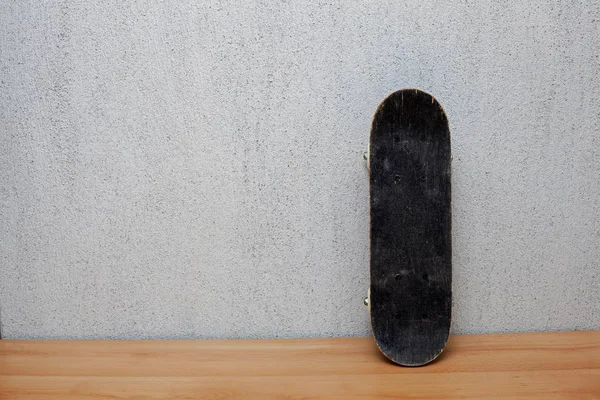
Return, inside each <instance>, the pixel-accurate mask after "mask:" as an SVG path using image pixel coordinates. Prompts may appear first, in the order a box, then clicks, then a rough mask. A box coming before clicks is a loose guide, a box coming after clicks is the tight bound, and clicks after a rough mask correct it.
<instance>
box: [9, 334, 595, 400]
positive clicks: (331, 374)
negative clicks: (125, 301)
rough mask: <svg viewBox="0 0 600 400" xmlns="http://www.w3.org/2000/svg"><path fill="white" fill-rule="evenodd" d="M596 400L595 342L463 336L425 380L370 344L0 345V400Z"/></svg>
mask: <svg viewBox="0 0 600 400" xmlns="http://www.w3.org/2000/svg"><path fill="white" fill-rule="evenodd" d="M203 398H210V399H236V398H247V399H269V398H287V399H290V398H292V399H299V398H302V399H332V398H348V399H381V398H421V399H437V398H463V399H464V398H467V399H495V398H524V399H564V398H569V399H570V398H580V399H600V331H587V332H560V333H526V334H502V335H464V336H454V337H452V338H451V339H450V342H449V344H448V346H447V349H446V351H444V353H443V354H442V356H441V357H440V358H438V360H436V361H434V362H433V363H432V364H429V365H427V366H424V367H420V368H403V367H398V366H396V365H393V364H392V363H391V362H389V361H387V360H386V359H385V358H384V357H383V356H382V355H381V354H380V353H379V352H378V350H377V348H376V346H375V344H374V343H373V340H372V339H371V338H342V339H283V340H231V341H223V340H210V341H12V340H3V341H0V399H2V400H4V399H10V400H13V399H14V400H17V399H18V400H20V399H27V400H30V399H31V400H33V399H35V400H38V399H64V400H74V399H203Z"/></svg>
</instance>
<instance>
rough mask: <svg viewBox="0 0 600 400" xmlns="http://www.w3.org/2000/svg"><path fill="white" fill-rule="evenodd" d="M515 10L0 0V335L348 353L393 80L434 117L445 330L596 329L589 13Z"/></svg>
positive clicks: (540, 7) (598, 256)
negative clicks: (368, 158) (449, 175)
mask: <svg viewBox="0 0 600 400" xmlns="http://www.w3.org/2000/svg"><path fill="white" fill-rule="evenodd" d="M96 3H97V4H96ZM239 3H244V4H243V5H240V4H239ZM534 3H537V2H526V1H516V0H515V1H505V2H497V1H479V2H476V1H421V0H409V1H387V2H373V1H357V2H344V1H327V2H304V1H281V2H271V1H246V2H239V1H206V2H201V1H191V0H184V1H179V0H165V1H161V2H157V3H156V4H154V2H149V1H141V0H140V1H133V0H127V1H122V0H119V1H115V0H105V1H102V2H86V1H76V0H71V1H53V2H26V1H15V2H13V1H9V0H1V1H0V135H1V136H0V138H1V140H2V142H1V143H2V145H1V147H0V205H1V210H0V211H1V213H0V218H1V219H0V324H1V328H2V333H3V337H5V338H240V337H302V336H338V335H368V334H369V321H368V315H367V310H366V309H365V308H364V307H363V305H362V297H363V296H364V295H365V293H366V289H367V286H368V251H369V249H368V232H369V230H368V224H369V217H368V208H367V207H368V180H367V171H366V168H365V165H364V161H363V159H362V153H363V151H364V150H365V149H366V147H367V143H368V135H369V130H370V122H371V118H372V116H373V114H374V112H375V109H376V107H377V105H378V103H379V102H380V101H381V100H383V98H384V97H385V96H386V95H387V94H389V93H390V92H392V91H394V90H397V89H400V88H404V87H419V88H421V89H423V90H426V91H428V92H430V93H432V94H433V95H435V96H436V97H437V98H438V100H439V101H440V102H441V103H442V105H444V107H445V109H446V112H447V114H448V117H449V119H450V124H451V131H452V134H453V154H454V163H453V185H454V186H453V188H454V189H453V212H454V274H453V276H454V325H453V328H454V332H455V333H468V332H505V331H531V330H559V329H589V328H595V329H598V328H600V261H599V260H600V246H599V244H600V207H599V199H600V183H599V180H600V111H599V110H600V78H599V70H600V58H599V57H600V13H599V10H600V4H599V2H598V1H589V2H586V1H581V2H576V3H572V2H566V1H559V0H551V1H547V2H543V3H544V4H537V5H536V4H534Z"/></svg>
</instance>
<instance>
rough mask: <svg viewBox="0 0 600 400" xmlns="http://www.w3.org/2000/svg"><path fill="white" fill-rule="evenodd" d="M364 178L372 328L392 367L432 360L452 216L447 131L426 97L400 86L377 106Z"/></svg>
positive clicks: (445, 310)
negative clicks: (367, 188) (367, 182)
mask: <svg viewBox="0 0 600 400" xmlns="http://www.w3.org/2000/svg"><path fill="white" fill-rule="evenodd" d="M365 158H367V166H368V169H369V179H370V205H371V256H370V263H371V267H370V278H371V284H370V288H369V295H368V297H367V299H365V304H367V305H368V306H369V311H370V316H371V328H372V330H373V336H374V338H375V342H376V343H377V346H378V347H379V349H380V350H381V352H382V353H383V354H384V355H385V356H386V357H387V358H389V359H390V360H391V361H393V362H394V363H396V364H400V365H404V366H420V365H424V364H427V363H429V362H430V361H432V360H434V359H435V358H436V357H437V356H438V355H440V353H441V352H442V350H443V349H444V347H445V345H446V342H447V340H448V337H449V335H450V322H451V311H452V310H451V309H452V236H451V226H452V215H451V197H450V195H451V185H450V177H451V172H450V163H451V153H450V130H449V128H448V119H447V118H446V114H445V112H444V110H443V108H442V106H441V105H440V104H439V103H438V102H437V100H435V99H434V98H433V97H432V96H431V95H429V94H427V93H425V92H422V91H420V90H417V89H405V90H399V91H397V92H394V93H392V94H391V95H389V96H388V97H387V98H386V99H385V100H384V101H383V102H382V103H381V104H380V105H379V107H378V108H377V111H376V113H375V116H374V118H373V123H372V127H371V139H370V144H369V152H368V155H367V156H366V157H365Z"/></svg>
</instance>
